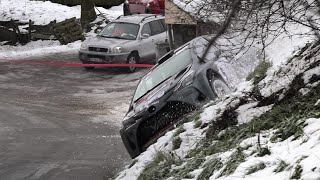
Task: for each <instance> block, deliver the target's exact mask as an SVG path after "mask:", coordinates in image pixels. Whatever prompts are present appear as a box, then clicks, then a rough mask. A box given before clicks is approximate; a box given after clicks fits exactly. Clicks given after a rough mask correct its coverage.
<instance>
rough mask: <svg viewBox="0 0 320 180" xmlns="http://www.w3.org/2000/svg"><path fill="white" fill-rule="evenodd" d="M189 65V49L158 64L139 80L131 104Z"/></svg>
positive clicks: (190, 61)
mask: <svg viewBox="0 0 320 180" xmlns="http://www.w3.org/2000/svg"><path fill="white" fill-rule="evenodd" d="M191 63H192V60H191V53H190V49H189V48H184V49H183V50H181V51H179V52H177V53H176V54H175V55H174V56H172V57H171V58H170V59H168V60H167V61H165V62H164V63H162V64H160V65H159V66H158V67H157V68H155V69H154V70H153V71H151V72H149V73H148V74H147V75H145V76H144V77H143V78H142V79H141V81H140V83H139V84H138V86H137V89H136V92H135V94H134V96H133V102H135V101H137V100H138V99H140V98H141V97H142V96H144V95H145V94H147V93H148V92H149V91H151V90H152V89H154V88H155V87H156V86H158V85H159V84H161V83H162V82H164V81H165V80H166V79H168V78H170V77H171V76H173V75H175V74H177V73H179V72H180V71H181V70H183V69H185V68H186V66H188V65H189V64H191Z"/></svg>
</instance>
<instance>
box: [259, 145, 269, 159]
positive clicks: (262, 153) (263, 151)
mask: <svg viewBox="0 0 320 180" xmlns="http://www.w3.org/2000/svg"><path fill="white" fill-rule="evenodd" d="M270 154H271V152H270V150H269V149H268V148H266V147H263V148H261V149H259V151H258V154H257V156H259V157H263V156H265V155H270Z"/></svg>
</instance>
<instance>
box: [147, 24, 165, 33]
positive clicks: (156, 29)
mask: <svg viewBox="0 0 320 180" xmlns="http://www.w3.org/2000/svg"><path fill="white" fill-rule="evenodd" d="M149 25H150V28H151V35H152V36H154V35H157V34H160V33H162V32H164V28H163V26H162V24H161V23H160V21H159V20H156V21H151V22H149Z"/></svg>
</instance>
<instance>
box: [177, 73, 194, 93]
mask: <svg viewBox="0 0 320 180" xmlns="http://www.w3.org/2000/svg"><path fill="white" fill-rule="evenodd" d="M193 77H194V71H193V70H191V71H189V72H188V73H187V74H185V75H184V76H183V78H182V79H181V80H180V82H179V83H178V85H177V86H176V87H175V88H174V91H177V90H178V89H180V88H183V87H186V86H188V85H190V84H192V83H193Z"/></svg>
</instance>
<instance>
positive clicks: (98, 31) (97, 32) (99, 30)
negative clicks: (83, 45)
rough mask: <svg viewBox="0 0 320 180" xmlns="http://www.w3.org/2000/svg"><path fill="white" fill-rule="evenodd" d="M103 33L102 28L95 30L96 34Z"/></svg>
mask: <svg viewBox="0 0 320 180" xmlns="http://www.w3.org/2000/svg"><path fill="white" fill-rule="evenodd" d="M101 31H102V28H97V29H95V30H94V32H95V33H96V34H99V33H100V32H101Z"/></svg>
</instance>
